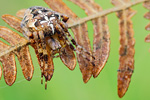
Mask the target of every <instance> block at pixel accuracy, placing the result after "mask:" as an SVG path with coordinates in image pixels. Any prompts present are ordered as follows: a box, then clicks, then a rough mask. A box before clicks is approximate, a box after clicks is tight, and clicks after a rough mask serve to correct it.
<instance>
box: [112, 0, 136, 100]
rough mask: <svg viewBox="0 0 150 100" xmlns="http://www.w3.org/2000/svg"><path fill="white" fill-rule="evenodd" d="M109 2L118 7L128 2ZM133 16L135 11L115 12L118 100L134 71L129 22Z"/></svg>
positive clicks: (132, 45)
mask: <svg viewBox="0 0 150 100" xmlns="http://www.w3.org/2000/svg"><path fill="white" fill-rule="evenodd" d="M111 2H112V4H113V5H115V6H119V5H125V4H126V3H128V2H130V0H112V1H111ZM134 14H135V11H134V10H132V9H131V8H128V9H124V10H123V11H119V12H117V16H118V18H119V28H120V49H119V54H120V58H119V62H120V65H119V69H118V95H119V97H120V98H121V97H123V96H124V94H125V93H126V91H127V89H128V87H129V83H130V81H131V76H132V73H133V70H134V53H135V50H134V44H135V40H134V37H133V35H134V32H133V27H132V21H131V17H132V16H133V15H134Z"/></svg>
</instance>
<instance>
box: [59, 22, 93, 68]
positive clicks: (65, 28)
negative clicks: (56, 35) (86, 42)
mask: <svg viewBox="0 0 150 100" xmlns="http://www.w3.org/2000/svg"><path fill="white" fill-rule="evenodd" d="M60 26H61V27H62V28H63V29H64V31H65V33H66V34H67V36H68V38H69V39H70V40H71V42H72V43H73V44H74V45H75V46H76V48H77V49H76V52H77V53H78V54H80V51H81V53H82V54H83V52H85V53H86V54H87V55H89V56H91V57H92V58H93V59H94V60H95V57H94V56H93V55H92V54H91V53H89V52H88V51H87V50H86V49H85V48H83V47H82V46H80V45H79V44H77V43H76V41H75V40H74V38H73V37H72V36H71V34H70V33H69V31H68V26H67V24H66V23H64V22H62V21H61V22H60ZM82 56H83V57H84V58H85V59H87V60H88V61H90V59H88V58H87V57H86V56H85V55H82ZM91 63H92V65H93V66H95V64H94V62H93V61H92V62H91Z"/></svg>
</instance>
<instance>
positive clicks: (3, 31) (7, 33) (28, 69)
mask: <svg viewBox="0 0 150 100" xmlns="http://www.w3.org/2000/svg"><path fill="white" fill-rule="evenodd" d="M7 16H8V17H7ZM3 17H4V18H5V21H6V22H7V23H8V24H10V26H12V27H14V28H17V26H16V27H15V24H18V22H17V21H18V20H19V19H18V20H11V19H10V18H11V17H10V15H4V16H3ZM12 17H13V16H12ZM4 18H3V19H4ZM12 19H15V17H13V18H12ZM11 21H13V24H11ZM18 30H19V28H18ZM0 37H1V38H3V39H5V40H6V41H7V42H9V43H10V45H11V46H14V45H17V44H18V43H20V42H22V41H27V40H25V39H24V38H23V37H21V36H20V35H18V34H17V33H16V32H13V31H12V30H10V29H8V28H6V27H3V26H0ZM14 53H15V54H16V56H17V57H18V60H19V62H20V65H21V68H22V71H23V75H24V77H25V78H26V79H27V80H28V81H30V80H31V79H32V76H33V71H34V68H33V64H32V60H31V56H30V53H29V48H28V47H27V46H24V47H22V48H19V49H17V50H16V51H14ZM5 57H6V56H5ZM8 57H9V56H8ZM6 58H7V57H6ZM6 58H5V59H6ZM7 59H8V58H7ZM3 62H4V60H3V61H2V63H3ZM6 62H7V60H6ZM3 67H4V65H3Z"/></svg>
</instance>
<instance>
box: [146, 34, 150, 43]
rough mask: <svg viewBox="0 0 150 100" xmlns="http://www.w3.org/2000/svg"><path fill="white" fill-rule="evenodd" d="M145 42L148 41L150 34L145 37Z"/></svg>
mask: <svg viewBox="0 0 150 100" xmlns="http://www.w3.org/2000/svg"><path fill="white" fill-rule="evenodd" d="M145 42H147V43H150V34H148V35H147V36H146V37H145Z"/></svg>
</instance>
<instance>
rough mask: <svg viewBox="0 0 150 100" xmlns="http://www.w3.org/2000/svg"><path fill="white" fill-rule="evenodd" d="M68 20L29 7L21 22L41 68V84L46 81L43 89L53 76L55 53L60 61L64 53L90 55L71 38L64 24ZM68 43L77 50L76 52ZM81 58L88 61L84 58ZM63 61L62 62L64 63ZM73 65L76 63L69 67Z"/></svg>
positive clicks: (37, 8)
mask: <svg viewBox="0 0 150 100" xmlns="http://www.w3.org/2000/svg"><path fill="white" fill-rule="evenodd" d="M68 19H69V17H67V16H65V15H63V14H59V13H57V12H55V11H52V10H50V9H48V8H44V7H31V8H29V9H27V10H26V12H25V15H24V18H23V20H22V22H21V27H22V29H23V31H24V33H23V34H24V36H25V37H26V38H27V39H28V40H29V41H30V43H31V45H32V46H33V47H34V49H35V51H36V54H37V57H38V61H39V64H40V68H41V83H42V82H43V76H44V77H45V80H46V83H45V88H46V86H47V80H48V81H49V80H50V79H51V77H52V75H53V71H54V67H53V61H52V59H53V57H54V55H55V54H56V53H59V56H60V57H61V59H62V58H63V57H64V55H65V52H72V51H76V52H77V53H80V52H81V51H84V52H86V54H88V55H91V54H90V53H89V52H87V51H86V50H85V49H84V48H82V47H81V46H79V45H78V44H77V43H76V42H75V40H74V39H73V38H72V37H71V35H70V33H69V32H68V27H67V24H66V22H67V20H68ZM68 38H69V39H68ZM70 41H71V42H72V44H73V45H75V46H76V48H78V51H77V50H76V49H75V48H74V46H73V45H72V44H71V42H70ZM64 48H65V49H64ZM79 50H80V52H79ZM69 56H70V58H71V57H74V54H73V53H70V55H69ZM82 56H83V57H84V58H85V59H87V60H89V59H88V58H86V56H84V55H82ZM64 60H65V58H64ZM64 60H62V61H63V62H65V61H64ZM89 61H90V60H89ZM64 64H65V63H64ZM92 64H93V63H92ZM75 65H76V63H74V64H73V65H71V66H75ZM70 69H71V68H70ZM73 69H74V67H73Z"/></svg>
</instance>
